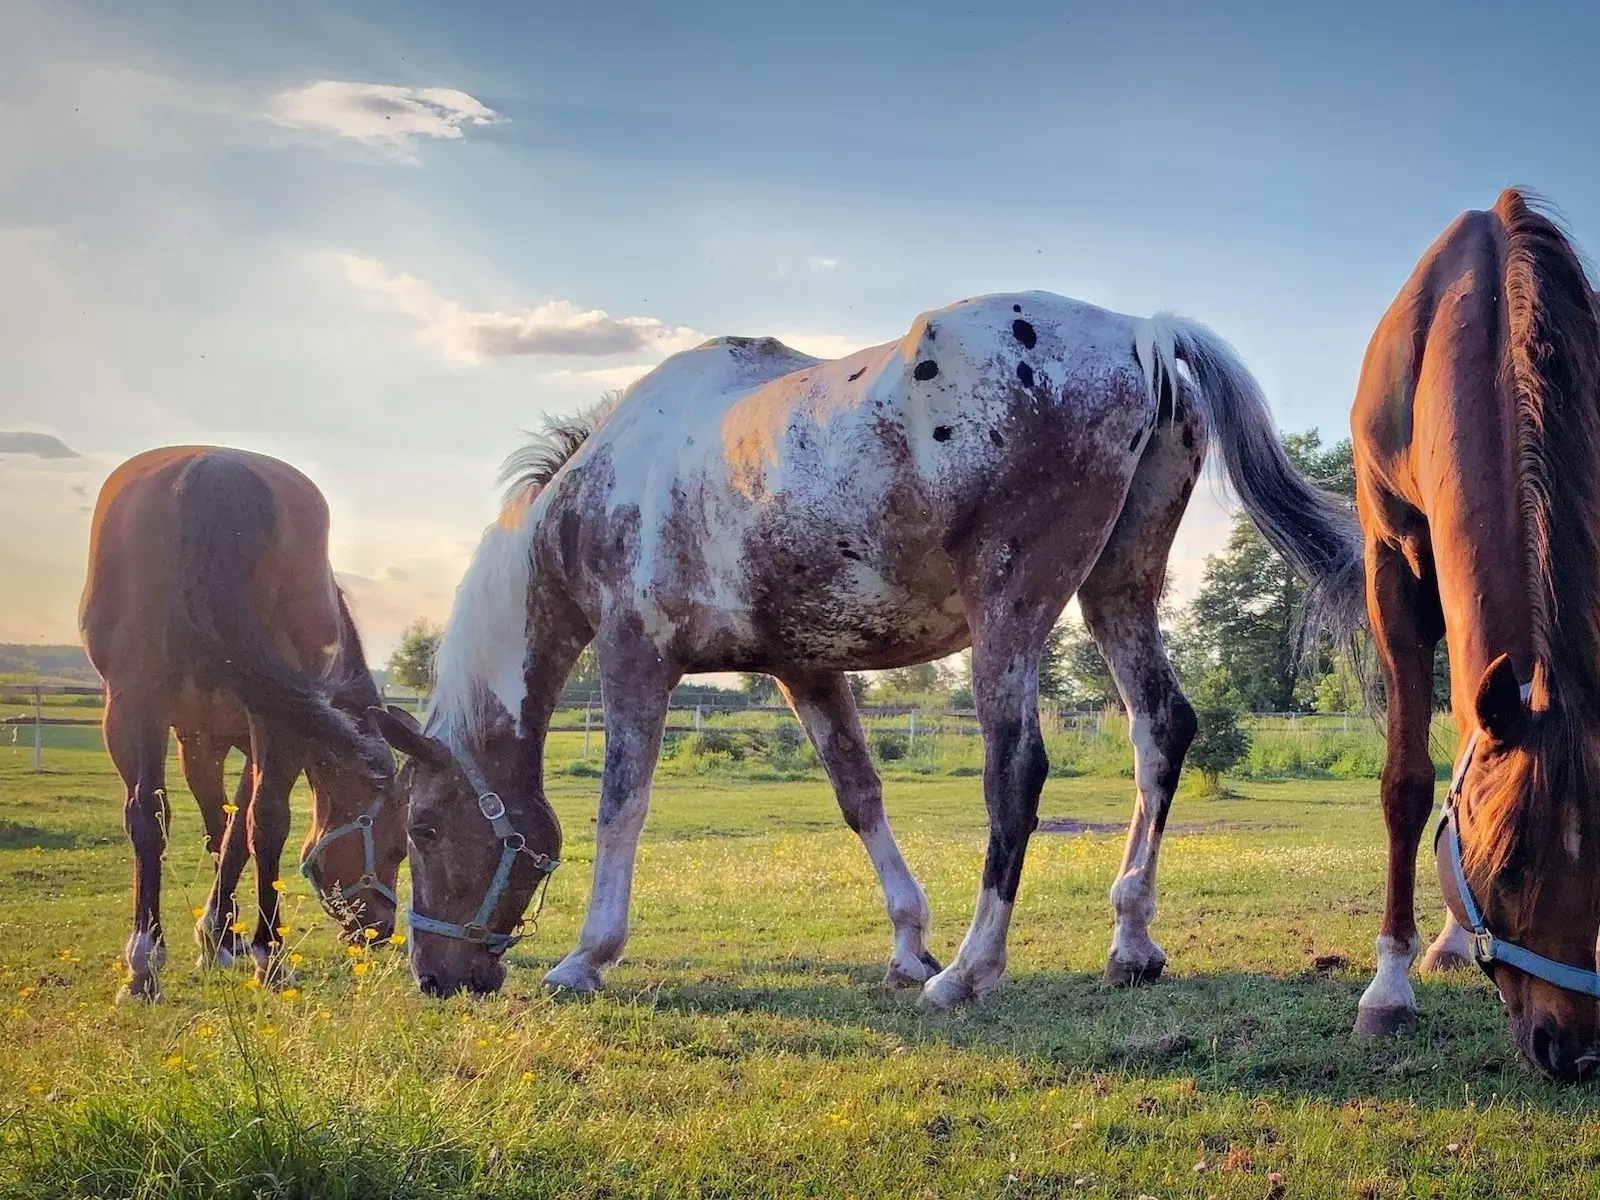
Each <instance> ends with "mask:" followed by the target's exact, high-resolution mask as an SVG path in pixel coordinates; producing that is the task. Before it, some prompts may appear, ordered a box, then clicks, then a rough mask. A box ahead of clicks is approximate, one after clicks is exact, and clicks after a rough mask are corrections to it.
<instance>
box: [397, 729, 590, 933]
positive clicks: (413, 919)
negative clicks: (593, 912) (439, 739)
mask: <svg viewBox="0 0 1600 1200" xmlns="http://www.w3.org/2000/svg"><path fill="white" fill-rule="evenodd" d="M453 754H454V757H455V760H456V764H457V765H458V766H459V767H460V768H461V773H462V774H463V775H465V776H466V777H467V782H468V783H469V784H471V785H472V790H473V791H475V792H477V794H478V811H479V812H480V813H482V814H483V818H484V820H486V821H488V822H489V825H490V827H491V828H492V829H493V830H494V835H495V837H497V838H499V839H500V845H501V851H500V865H499V866H498V867H496V868H495V872H494V878H493V879H491V880H490V881H489V887H488V890H487V891H485V892H484V893H483V903H482V904H480V905H478V911H477V912H476V913H474V914H473V917H472V920H470V921H468V922H467V923H466V924H464V925H463V924H460V923H458V922H455V921H439V920H435V919H434V918H433V917H425V916H423V915H422V914H421V913H419V912H418V911H417V908H416V903H415V901H413V902H412V904H411V905H410V906H409V907H408V908H407V909H406V920H407V922H408V923H409V924H410V926H411V928H412V929H413V930H421V931H422V932H424V933H437V934H440V935H442V936H444V937H452V938H460V939H461V940H462V941H464V942H476V943H479V944H480V945H482V946H483V948H484V949H486V950H487V951H488V952H489V953H490V954H492V955H494V956H495V957H496V958H499V957H500V956H501V955H502V954H504V953H505V952H506V951H507V950H509V949H511V947H513V946H515V945H516V944H517V943H518V942H520V941H521V940H522V934H520V933H493V932H491V931H490V929H489V916H490V914H491V913H493V912H494V909H495V905H497V904H499V903H500V897H501V896H502V895H504V894H505V890H506V885H507V884H509V883H510V882H511V868H512V866H513V865H514V864H515V863H516V861H517V855H519V854H526V855H527V856H528V857H529V858H531V859H533V865H534V867H535V868H536V869H537V870H538V871H540V872H541V873H542V874H541V880H540V881H541V882H542V883H543V884H544V890H545V891H549V889H550V876H551V875H553V874H555V870H556V868H557V867H559V866H560V865H561V860H560V859H558V858H551V857H550V856H549V855H548V854H539V853H536V852H535V851H532V850H529V849H528V842H527V839H526V838H524V837H523V836H522V835H521V834H520V833H518V832H517V831H516V830H515V829H513V828H512V827H511V821H510V820H509V819H508V818H507V817H506V805H505V801H503V800H501V799H500V795H499V793H497V792H496V791H494V789H492V788H491V787H490V786H489V784H488V781H487V780H485V779H484V777H483V772H482V771H480V770H478V764H477V763H475V762H473V761H472V756H471V755H470V754H468V753H467V752H466V751H465V750H455V751H453ZM538 887H539V883H535V884H534V888H535V890H537V889H538ZM530 899H531V897H530ZM543 907H544V895H543V893H542V892H541V893H540V896H539V908H540V909H542V908H543ZM534 915H535V916H536V917H537V915H538V910H535V913H534ZM521 924H522V922H521V920H519V921H518V922H517V925H518V926H519V927H520V926H521Z"/></svg>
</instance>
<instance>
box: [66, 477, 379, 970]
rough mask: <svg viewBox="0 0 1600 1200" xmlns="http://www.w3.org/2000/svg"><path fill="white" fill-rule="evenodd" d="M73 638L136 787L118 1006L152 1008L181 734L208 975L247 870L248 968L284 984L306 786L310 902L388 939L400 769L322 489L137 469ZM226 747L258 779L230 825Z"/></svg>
mask: <svg viewBox="0 0 1600 1200" xmlns="http://www.w3.org/2000/svg"><path fill="white" fill-rule="evenodd" d="M79 626H80V628H81V629H82V632H83V643H84V647H85V648H86V649H87V650H88V653H89V658H90V660H91V661H92V662H93V663H94V665H95V668H96V669H97V670H98V671H99V672H100V675H101V677H102V678H103V679H104V680H105V697H106V698H105V742H106V749H107V750H108V751H109V752H110V754H111V758H112V761H113V762H114V763H115V764H116V767H117V771H118V773H119V774H120V775H121V776H122V780H123V783H124V785H125V786H126V787H127V800H126V809H125V818H124V822H125V828H126V829H127V832H128V837H129V840H130V841H131V842H132V843H133V853H134V875H133V936H132V937H131V938H130V940H129V942H128V946H127V950H126V954H125V957H126V961H127V965H128V970H129V972H130V977H129V980H128V984H127V987H126V988H125V989H124V992H123V994H124V995H127V996H131V997H136V998H143V999H155V998H157V997H158V996H159V994H160V985H159V982H158V979H157V973H158V972H159V970H160V968H161V964H162V962H163V961H164V960H165V957H166V948H165V942H164V936H163V929H162V924H161V857H162V854H163V851H164V849H165V845H166V835H167V827H168V824H169V820H170V810H169V808H168V805H167V796H166V776H165V773H166V755H167V733H168V730H169V729H171V730H173V731H174V732H176V734H177V736H178V746H179V749H180V753H181V757H182V765H183V772H184V776H185V778H186V779H187V780H188V783H189V787H190V789H191V790H192V791H193V792H194V796H195V799H196V800H197V801H198V802H199V805H200V812H201V815H202V817H203V818H204V821H205V830H206V848H207V849H208V850H209V851H210V853H211V855H212V857H213V859H214V860H215V861H216V864H217V872H216V878H215V880H214V883H213V886H212V888H211V893H210V896H209V898H208V899H207V902H206V906H205V909H204V911H203V914H202V915H201V917H200V920H199V922H198V923H197V925H196V927H195V933H196V937H197V939H198V940H199V942H200V945H201V949H202V958H201V961H202V965H204V964H206V963H209V962H221V963H227V962H230V961H232V958H233V956H234V954H235V953H237V952H239V951H240V950H241V949H243V945H242V943H241V940H240V939H239V938H238V937H237V936H236V935H235V934H234V933H233V932H232V929H231V927H232V926H233V925H234V923H235V922H236V920H237V916H236V913H235V907H234V899H233V893H234V888H235V887H236V885H237V884H238V880H239V875H240V873H241V872H242V871H243V869H244V862H245V859H246V858H247V857H248V856H249V855H252V854H253V855H254V857H255V862H256V891H257V914H256V922H255V932H254V935H253V937H252V938H251V940H250V942H249V945H248V949H249V951H250V954H251V955H252V957H253V958H254V959H255V966H256V971H257V974H258V976H259V977H260V978H262V979H263V980H269V981H272V982H277V981H278V980H280V979H282V978H284V976H285V970H284V968H283V965H282V964H281V963H280V962H279V955H278V951H279V949H280V947H281V944H282V937H281V934H280V932H279V930H280V926H281V923H282V921H281V916H280V912H279V898H278V887H279V886H280V885H279V884H278V859H279V856H280V854H281V853H282V851H283V844H284V841H285V839H286V838H287V836H288V833H289V792H290V790H291V788H292V787H293V786H294V782H295V780H296V779H298V778H299V776H300V774H301V772H302V771H304V772H305V773H306V774H307V775H308V777H309V779H310V782H311V790H312V794H313V796H314V805H313V809H314V812H313V822H312V828H311V831H310V833H309V834H308V835H307V839H306V848H307V855H306V863H305V870H306V873H307V875H308V876H309V877H310V879H311V881H312V884H313V886H314V887H316V889H317V891H318V894H319V896H320V897H321V898H322V899H323V902H324V904H325V905H326V906H328V907H329V910H330V912H331V913H332V914H333V915H334V916H335V918H336V919H337V920H339V921H340V923H341V925H342V926H343V927H344V929H345V932H346V934H347V935H351V936H357V935H359V934H360V933H361V931H362V930H363V928H374V929H376V930H377V932H378V933H379V934H380V935H382V936H385V937H387V936H388V935H389V934H390V933H391V932H392V930H393V928H394V919H395V907H396V901H395V898H394V885H395V878H396V875H397V873H398V870H399V865H400V861H401V859H402V858H403V857H404V854H405V840H404V828H405V823H404V819H403V814H402V812H401V811H400V808H399V806H398V805H397V804H395V803H389V802H386V801H387V800H388V797H389V792H390V790H391V784H392V782H393V777H394V767H393V762H392V760H391V758H390V755H389V752H388V750H387V748H386V747H385V746H384V744H383V742H382V741H381V740H379V739H377V738H376V737H374V736H372V735H371V734H370V732H368V731H367V730H365V729H364V728H363V722H364V717H365V713H366V710H367V709H369V708H370V707H372V706H373V705H375V704H377V703H378V699H379V697H378V691H377V688H376V686H375V685H374V683H373V681H372V676H371V674H370V673H369V672H368V670H367V665H366V661H365V659H364V657H363V655H362V651H361V641H360V639H359V637H358V636H357V634H356V628H355V625H354V624H353V623H352V621H351V619H350V614H349V612H348V611H347V610H346V608H345V603H344V597H343V596H342V595H341V594H340V591H339V588H338V585H337V584H336V583H335V582H334V578H333V570H332V568H331V567H330V566H329V564H328V506H327V502H326V501H325V500H324V499H323V496H322V493H321V492H319V491H318V490H317V488H316V485H314V484H313V483H312V482H311V481H310V480H309V479H307V478H306V477H305V476H304V475H302V474H300V472H298V471H296V470H295V469H294V468H293V467H290V466H289V465H287V464H286V463H282V462H279V461H277V460H276V459H272V458H267V457H264V456H262V455H259V454H251V453H248V452H246V451H242V450H227V449H214V448H210V447H193V446H179V447H170V448H166V449H161V450H152V451H149V452H147V453H145V454H140V455H138V456H136V457H134V458H132V459H129V460H128V461H127V462H125V463H123V464H122V466H120V467H118V468H117V469H116V470H115V471H114V472H112V474H111V476H110V478H109V479H107V480H106V482H105V485H104V487H102V488H101V491H100V497H99V502H98V504H97V505H96V508H95V515H94V523H93V526H92V529H91V533H90V547H89V577H88V582H87V584H86V586H85V588H84V593H83V605H82V610H81V614H80V620H79ZM233 747H237V748H238V749H240V750H241V751H243V752H244V753H245V755H246V756H247V762H246V766H245V771H244V776H243V778H242V779H241V781H240V784H239V794H238V798H237V801H236V804H235V805H231V806H230V805H228V803H227V801H228V796H227V792H226V791H225V789H224V786H223V762H224V760H225V759H226V757H227V754H228V751H229V749H230V748H233ZM229 809H231V810H232V815H231V818H230V817H229V816H228V815H227V812H228V810H229ZM346 832H347V833H348V835H349V836H345V833H346ZM330 833H331V834H333V835H336V836H328V835H329V834H330ZM319 843H320V844H319ZM313 848H315V852H314V853H313V852H312V851H313Z"/></svg>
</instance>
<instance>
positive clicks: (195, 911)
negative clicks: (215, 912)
mask: <svg viewBox="0 0 1600 1200" xmlns="http://www.w3.org/2000/svg"><path fill="white" fill-rule="evenodd" d="M189 915H190V916H191V917H193V918H194V919H195V920H196V921H198V920H199V919H200V918H201V917H203V916H205V915H206V910H205V909H203V908H201V907H200V906H199V905H198V904H197V905H195V906H194V907H193V908H191V909H190V910H189Z"/></svg>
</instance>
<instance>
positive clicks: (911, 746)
mask: <svg viewBox="0 0 1600 1200" xmlns="http://www.w3.org/2000/svg"><path fill="white" fill-rule="evenodd" d="M916 748H917V710H916V709H914V708H913V709H912V710H911V733H910V735H909V736H908V737H907V738H906V750H907V751H911V750H915V749H916Z"/></svg>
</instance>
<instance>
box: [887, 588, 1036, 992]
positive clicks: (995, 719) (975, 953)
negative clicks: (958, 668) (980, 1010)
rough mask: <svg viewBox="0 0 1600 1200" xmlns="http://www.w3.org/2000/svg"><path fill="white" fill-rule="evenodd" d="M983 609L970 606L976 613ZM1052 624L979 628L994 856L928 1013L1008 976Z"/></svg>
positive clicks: (976, 674) (976, 690) (977, 678)
mask: <svg viewBox="0 0 1600 1200" xmlns="http://www.w3.org/2000/svg"><path fill="white" fill-rule="evenodd" d="M978 607H979V606H978V605H977V604H972V605H969V611H972V610H974V609H977V608H978ZM1006 608H1007V610H1008V611H1009V604H1007V605H1006ZM980 611H981V610H980ZM1055 611H1056V612H1057V613H1058V612H1059V609H1056V610H1055ZM1053 615H1055V614H1051V616H1053ZM1051 616H1043V617H1042V619H1041V620H1036V621H1032V622H1031V623H1029V624H1027V625H1024V624H1022V623H1021V622H1012V621H1009V620H1008V621H1002V622H996V623H994V624H990V623H989V622H987V621H985V620H984V619H983V618H982V616H981V615H980V616H979V618H978V620H977V621H976V624H977V629H976V630H975V634H976V636H975V637H974V638H973V642H972V691H973V699H974V700H975V701H976V704H977V709H978V723H979V726H980V727H981V728H982V731H983V799H984V804H985V806H986V807H987V808H988V810H989V849H988V852H987V854H986V856H985V858H984V863H983V882H982V885H981V887H980V888H979V890H978V903H977V907H976V909H975V910H974V912H973V914H972V925H971V927H970V928H969V929H968V930H967V935H966V937H965V938H963V939H962V941H961V948H960V949H959V950H958V951H957V952H956V957H955V961H953V962H952V963H951V964H950V965H949V966H948V967H946V968H945V969H944V970H943V971H941V972H939V973H938V974H937V975H935V976H934V977H933V978H932V979H930V980H928V982H927V984H926V985H925V986H924V987H923V989H922V995H921V997H920V998H919V1000H918V1003H919V1004H920V1005H921V1006H922V1007H923V1008H925V1009H931V1010H934V1011H945V1010H948V1009H952V1008H956V1007H957V1006H959V1005H962V1004H966V1003H969V1002H972V1001H975V1000H981V999H983V998H984V997H985V996H987V995H988V994H989V993H990V992H992V991H994V989H995V988H996V987H998V986H999V984H1000V978H1001V976H1002V975H1004V974H1005V969H1006V935H1007V933H1008V932H1009V930H1010V927H1011V912H1012V909H1013V908H1014V907H1015V906H1016V901H1017V887H1018V884H1019V883H1020V882H1021V879H1022V860H1023V856H1024V855H1025V854H1026V852H1027V849H1028V838H1029V836H1030V835H1031V834H1032V833H1033V829H1034V826H1035V825H1037V824H1038V813H1039V793H1040V792H1041V791H1042V790H1043V789H1044V780H1045V775H1046V773H1047V772H1048V770H1049V766H1050V763H1049V759H1048V758H1046V757H1045V751H1044V735H1043V734H1042V733H1040V731H1039V658H1040V655H1041V653H1042V651H1043V648H1044V640H1045V636H1046V634H1047V633H1048V631H1049V628H1050V621H1051Z"/></svg>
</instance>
